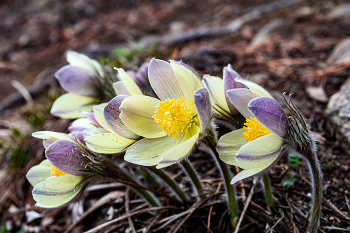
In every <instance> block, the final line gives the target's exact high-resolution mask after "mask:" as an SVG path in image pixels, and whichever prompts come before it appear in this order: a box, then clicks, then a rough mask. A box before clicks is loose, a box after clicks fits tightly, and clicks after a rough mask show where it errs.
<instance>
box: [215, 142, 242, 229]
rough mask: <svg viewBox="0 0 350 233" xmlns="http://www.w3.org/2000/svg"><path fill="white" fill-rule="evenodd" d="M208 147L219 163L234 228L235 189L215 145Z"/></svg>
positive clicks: (235, 210)
mask: <svg viewBox="0 0 350 233" xmlns="http://www.w3.org/2000/svg"><path fill="white" fill-rule="evenodd" d="M210 149H211V151H212V152H213V154H214V158H215V160H216V162H217V164H218V165H219V169H220V171H221V175H222V177H223V178H224V183H225V188H226V192H227V204H228V210H229V213H230V219H231V224H232V226H233V228H236V225H237V220H238V210H237V202H236V193H235V189H234V186H233V185H231V183H230V181H231V179H232V177H231V174H230V171H229V169H228V167H227V164H226V163H224V162H223V161H222V160H221V159H220V157H219V154H218V152H217V151H216V149H215V145H210Z"/></svg>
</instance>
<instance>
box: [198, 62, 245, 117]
mask: <svg viewBox="0 0 350 233" xmlns="http://www.w3.org/2000/svg"><path fill="white" fill-rule="evenodd" d="M235 78H240V75H239V74H238V73H237V72H236V71H234V70H233V69H232V67H231V65H228V66H227V67H225V68H224V69H223V78H222V79H221V78H219V77H216V76H210V75H204V76H203V80H202V82H203V85H204V86H205V87H206V88H207V89H208V90H209V93H210V100H211V102H212V106H213V110H214V113H218V114H221V115H224V116H226V117H232V116H233V115H237V114H239V113H238V111H237V109H236V108H235V106H234V105H233V104H232V103H231V101H230V100H229V99H228V97H227V95H226V92H227V91H228V90H230V89H235V88H243V87H245V86H244V85H243V84H242V83H240V82H236V81H235Z"/></svg>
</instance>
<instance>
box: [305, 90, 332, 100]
mask: <svg viewBox="0 0 350 233" xmlns="http://www.w3.org/2000/svg"><path fill="white" fill-rule="evenodd" d="M306 92H307V93H308V94H309V96H310V97H311V98H313V99H314V100H317V101H319V102H321V103H327V101H328V96H327V95H326V92H325V91H324V89H323V88H322V87H308V88H306Z"/></svg>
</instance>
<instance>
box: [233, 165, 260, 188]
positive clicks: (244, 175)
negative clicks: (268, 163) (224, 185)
mask: <svg viewBox="0 0 350 233" xmlns="http://www.w3.org/2000/svg"><path fill="white" fill-rule="evenodd" d="M264 169H266V167H259V168H255V169H248V170H243V171H241V172H240V173H238V174H237V175H235V177H233V179H232V180H231V184H234V183H236V182H238V181H240V180H243V179H245V178H248V177H251V176H254V175H256V174H258V173H260V172H262V171H263V170H264Z"/></svg>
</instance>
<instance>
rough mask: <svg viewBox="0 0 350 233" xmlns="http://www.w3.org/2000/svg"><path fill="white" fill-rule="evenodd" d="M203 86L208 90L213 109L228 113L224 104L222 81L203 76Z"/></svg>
mask: <svg viewBox="0 0 350 233" xmlns="http://www.w3.org/2000/svg"><path fill="white" fill-rule="evenodd" d="M203 84H204V86H205V87H206V88H207V89H208V90H209V93H210V100H211V101H212V105H213V107H214V109H216V108H219V112H220V110H221V111H222V110H224V111H225V112H227V113H230V109H229V108H228V105H227V102H226V97H225V92H224V83H223V80H222V79H221V78H219V77H214V76H210V75H204V77H203Z"/></svg>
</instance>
